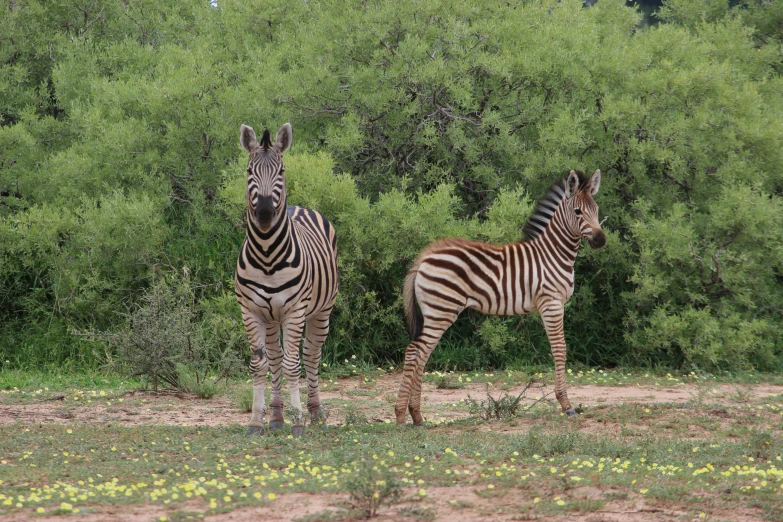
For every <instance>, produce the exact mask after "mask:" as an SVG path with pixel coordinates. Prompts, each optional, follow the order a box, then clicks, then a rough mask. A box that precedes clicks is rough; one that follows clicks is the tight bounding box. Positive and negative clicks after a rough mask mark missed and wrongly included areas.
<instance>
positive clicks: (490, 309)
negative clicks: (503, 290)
mask: <svg viewBox="0 0 783 522" xmlns="http://www.w3.org/2000/svg"><path fill="white" fill-rule="evenodd" d="M467 308H472V309H473V310H477V311H479V312H481V313H484V314H488V315H504V316H510V315H525V314H529V313H531V312H534V311H535V310H536V306H535V304H534V303H533V302H532V300H531V299H529V298H528V297H527V296H525V298H522V299H517V300H516V302H512V301H511V300H506V299H505V296H502V298H501V300H500V301H492V302H488V303H487V302H482V301H480V300H478V299H469V300H468V304H467Z"/></svg>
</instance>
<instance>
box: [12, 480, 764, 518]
mask: <svg viewBox="0 0 783 522" xmlns="http://www.w3.org/2000/svg"><path fill="white" fill-rule="evenodd" d="M607 493H609V494H611V492H607V491H603V490H600V489H598V488H595V487H591V486H585V487H581V488H576V489H573V490H571V491H570V492H569V499H570V500H572V501H578V500H598V499H603V500H605V499H606V498H607ZM530 497H531V495H530V494H526V493H525V492H524V491H521V490H514V489H509V490H506V492H505V493H504V494H502V495H499V496H496V497H493V498H491V499H487V498H482V497H480V496H479V495H477V494H476V492H475V490H474V489H473V488H471V487H469V486H449V487H432V488H429V489H428V490H427V498H426V499H423V500H418V499H417V500H409V499H408V500H403V501H402V502H401V503H399V504H396V505H393V506H383V507H382V508H381V509H379V511H378V513H377V516H376V517H375V518H374V519H373V520H377V521H379V522H390V521H400V522H421V521H424V520H442V521H449V522H485V521H514V520H547V521H551V522H567V521H577V522H647V521H652V522H671V521H675V520H676V521H683V520H690V519H691V518H690V517H692V511H691V512H690V513H691V514H689V511H688V506H685V505H677V503H674V502H671V503H668V504H660V503H656V504H655V505H649V504H647V503H646V502H645V499H644V498H643V497H642V496H641V495H638V494H633V493H631V494H629V495H628V497H627V498H625V499H623V500H609V501H608V502H606V503H605V504H604V506H603V507H602V508H601V509H600V510H597V511H591V512H589V513H579V512H574V511H570V512H568V513H563V514H560V515H551V516H543V515H540V514H536V513H535V512H534V511H533V510H532V509H531V508H532V506H533V503H532V498H530ZM409 498H410V497H409ZM203 508H204V506H203V505H195V504H194V505H193V506H191V508H190V509H192V512H194V513H197V512H199V511H201V510H203ZM190 509H189V508H188V506H187V505H186V506H183V508H182V509H181V510H180V513H183V512H188V511H190ZM346 509H350V506H349V505H348V497H347V495H325V494H321V495H318V494H308V493H290V494H286V495H281V496H280V497H279V498H278V499H277V500H275V501H274V502H271V503H269V504H267V505H264V506H256V507H252V508H241V509H236V510H234V511H232V512H230V513H222V514H218V515H211V516H207V517H205V518H204V519H203V520H206V521H207V522H222V521H229V522H258V521H264V522H288V521H291V520H313V521H328V520H342V521H346V522H347V521H359V520H367V519H366V518H365V517H363V516H361V515H357V514H354V515H352V514H351V512H349V511H346ZM710 511H711V515H710V519H709V520H712V521H716V520H725V521H732V522H760V521H762V520H763V519H762V517H761V513H760V511H758V510H756V509H753V508H749V507H748V508H744V509H741V510H732V511H726V512H720V511H719V510H716V509H711V510H710ZM163 513H165V512H164V511H163V510H162V509H161V508H160V507H157V506H123V507H117V508H113V507H111V506H101V508H100V511H98V512H93V513H83V514H79V515H78V518H77V519H78V520H79V521H82V522H103V521H113V522H147V521H152V520H158V518H159V517H160V516H161V515H162V514H163ZM354 513H356V512H354ZM29 516H30V515H29V513H16V514H13V515H8V516H3V517H0V520H2V521H3V522H24V521H27V520H29ZM541 517H543V518H541ZM63 518H64V517H63V516H62V515H60V516H36V517H35V520H36V521H42V522H55V521H61V520H63ZM68 518H74V516H73V515H71V516H69V517H68ZM692 520H693V521H700V520H704V519H699V518H698V517H696V518H693V519H692Z"/></svg>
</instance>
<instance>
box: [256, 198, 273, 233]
mask: <svg viewBox="0 0 783 522" xmlns="http://www.w3.org/2000/svg"><path fill="white" fill-rule="evenodd" d="M254 210H255V212H254V214H255V217H256V221H258V226H260V227H261V229H262V230H267V229H269V228H270V227H271V226H272V220H273V219H274V218H275V204H274V202H273V201H272V196H258V201H257V202H256V208H255V209H254Z"/></svg>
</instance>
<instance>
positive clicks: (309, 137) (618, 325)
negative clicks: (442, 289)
mask: <svg viewBox="0 0 783 522" xmlns="http://www.w3.org/2000/svg"><path fill="white" fill-rule="evenodd" d="M735 3H736V2H729V1H728V0H711V1H710V2H702V1H697V0H668V1H667V2H665V4H666V5H665V7H664V8H663V9H662V12H661V13H660V18H661V20H662V23H660V24H657V25H655V26H651V27H644V28H643V27H642V26H640V25H639V23H640V20H641V15H640V14H639V12H638V11H637V10H636V9H635V8H633V7H629V6H626V5H625V2H623V1H621V0H600V1H599V2H597V3H596V4H595V5H593V6H592V7H590V8H583V7H582V2H581V1H578V0H563V1H557V0H527V1H525V0H516V1H511V2H506V1H504V2H484V1H474V2H470V1H469V2H451V1H448V0H432V1H427V2H415V1H410V2H391V1H381V2H359V1H350V2H344V1H333V0H324V1H310V2H265V1H261V0H243V1H235V0H219V1H218V2H216V3H211V2H208V1H206V0H200V1H176V2H175V1H172V0H156V1H152V0H123V1H117V0H85V1H83V2H81V3H78V4H75V3H74V4H72V3H57V2H49V1H46V0H19V1H15V2H11V3H9V5H8V6H7V8H4V9H2V10H0V35H2V36H1V37H0V41H2V44H1V45H0V64H2V66H0V67H2V74H0V124H2V126H0V364H11V365H19V366H25V365H29V366H33V365H45V364H54V365H63V364H77V365H94V364H97V362H98V361H97V360H96V356H95V354H96V353H104V352H103V350H104V349H105V347H104V346H96V343H95V342H94V341H89V340H88V339H87V338H85V337H84V336H81V335H76V333H78V332H84V331H88V330H92V331H96V330H97V331H120V330H121V329H122V328H124V327H125V325H126V322H127V318H128V317H129V316H128V314H129V311H131V310H134V309H136V308H134V307H137V305H138V304H139V303H143V302H144V301H143V299H142V298H143V296H144V295H145V292H147V291H149V289H150V288H151V287H152V286H153V283H154V282H155V281H158V280H161V279H162V278H165V277H166V275H167V274H171V273H182V270H183V269H184V268H187V269H188V270H189V272H190V274H191V280H192V285H193V291H194V292H195V295H196V297H197V299H198V311H199V314H201V316H202V317H200V319H199V321H203V322H205V323H212V324H215V325H219V327H218V329H219V330H220V335H221V336H223V337H222V338H225V339H234V340H235V339H236V332H237V331H241V323H240V322H239V319H238V310H239V309H238V306H237V305H236V304H235V303H234V297H233V293H232V287H233V282H232V281H233V268H234V264H235V262H236V255H237V252H238V249H239V246H240V245H241V242H242V239H243V234H244V231H243V226H244V224H243V196H242V194H243V190H244V178H243V170H244V162H245V161H246V157H245V154H244V153H243V151H242V150H241V148H240V147H239V145H238V136H239V125H240V124H241V123H247V124H249V125H251V126H254V127H255V128H256V129H262V128H264V127H269V128H271V129H272V130H273V131H274V130H275V129H276V128H277V127H278V126H279V125H280V124H282V123H284V122H286V121H290V122H291V123H292V124H293V128H294V135H295V138H294V144H293V149H292V151H291V152H290V153H289V154H288V156H287V157H286V166H287V173H288V183H289V201H290V203H293V204H303V205H308V206H311V207H312V208H315V209H317V210H319V211H321V212H323V213H324V214H325V215H326V216H327V217H328V218H330V219H331V220H332V221H333V222H334V224H335V226H336V229H337V232H338V240H339V244H338V247H339V255H340V269H341V277H342V292H341V294H340V300H339V303H338V308H337V309H336V311H335V314H334V315H333V325H334V326H333V330H332V332H333V333H332V334H331V335H330V337H329V340H328V341H327V346H326V348H325V351H324V354H325V358H326V360H327V361H334V360H343V359H345V358H347V357H350V356H351V355H356V356H357V357H359V358H362V359H363V360H365V361H369V362H373V363H379V362H384V361H399V360H400V359H401V355H402V352H403V350H404V347H405V345H406V337H405V328H404V326H403V324H404V323H403V318H402V311H401V306H400V286H401V282H402V279H403V277H404V274H405V272H406V270H407V268H408V266H409V264H410V262H411V260H412V258H413V257H414V256H415V254H416V253H417V251H418V250H419V249H420V248H421V247H422V246H424V245H425V244H426V243H428V242H429V241H431V240H433V239H436V238H438V237H443V236H448V235H457V236H464V237H471V238H476V239H482V240H487V241H495V242H501V241H511V240H515V239H516V238H518V237H519V231H520V228H521V225H522V223H523V221H524V219H525V217H526V215H527V213H528V212H529V211H530V209H531V208H532V204H533V203H534V200H535V199H536V198H537V197H539V196H541V195H542V193H543V191H544V190H545V188H546V187H547V186H548V185H549V184H551V183H552V182H553V181H554V180H555V179H557V178H558V177H559V176H560V175H562V174H563V173H564V172H566V171H567V170H568V169H570V168H578V169H582V170H586V171H587V170H589V171H592V170H593V169H595V168H600V169H601V170H602V172H603V173H604V176H603V183H602V186H601V192H600V193H599V194H598V196H597V198H596V199H597V201H598V203H599V205H600V206H601V212H602V214H603V215H606V216H608V220H607V222H606V224H605V227H606V231H607V233H608V244H607V247H606V248H605V249H604V250H601V251H596V252H593V251H588V249H586V248H585V249H584V250H583V254H582V255H580V258H579V260H578V263H577V291H576V293H575V295H574V297H573V298H572V301H571V303H570V304H569V307H568V310H567V313H566V322H567V324H566V331H567V336H568V337H567V340H568V343H569V357H570V359H571V360H572V361H574V360H576V361H580V362H583V363H586V364H600V365H616V364H658V365H663V366H666V367H680V368H702V369H708V370H717V369H740V368H750V367H754V368H757V369H779V368H780V367H781V360H782V359H781V354H782V353H783V341H781V339H783V316H781V310H783V273H781V271H782V270H783V200H782V199H781V196H782V195H783V174H782V172H783V171H781V169H780V165H781V164H783V147H781V143H783V80H781V77H780V72H781V67H782V66H783V30H781V27H783V3H781V2H771V1H768V0H749V1H748V2H746V3H744V4H742V5H739V6H734V7H731V5H733V4H735ZM232 342H234V341H232ZM549 358H550V356H549V354H548V345H547V343H546V338H545V336H544V333H543V329H542V328H541V326H540V324H539V320H538V319H537V318H536V317H524V318H486V317H484V316H480V315H478V314H474V313H466V314H464V317H462V318H461V319H460V320H459V321H458V322H457V324H456V325H455V326H454V327H452V329H451V330H450V331H449V332H447V335H446V337H445V338H444V340H443V342H442V345H441V347H440V348H439V349H438V350H436V351H435V353H434V355H433V362H434V363H435V365H437V366H440V367H461V368H467V367H485V366H503V365H508V364H522V363H526V362H546V361H548V360H549ZM4 361H8V362H4Z"/></svg>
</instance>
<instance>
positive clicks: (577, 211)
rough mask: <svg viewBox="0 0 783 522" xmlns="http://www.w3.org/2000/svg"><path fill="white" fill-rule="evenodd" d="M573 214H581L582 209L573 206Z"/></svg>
mask: <svg viewBox="0 0 783 522" xmlns="http://www.w3.org/2000/svg"><path fill="white" fill-rule="evenodd" d="M574 214H576V215H577V216H581V215H582V209H581V208H575V209H574Z"/></svg>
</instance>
